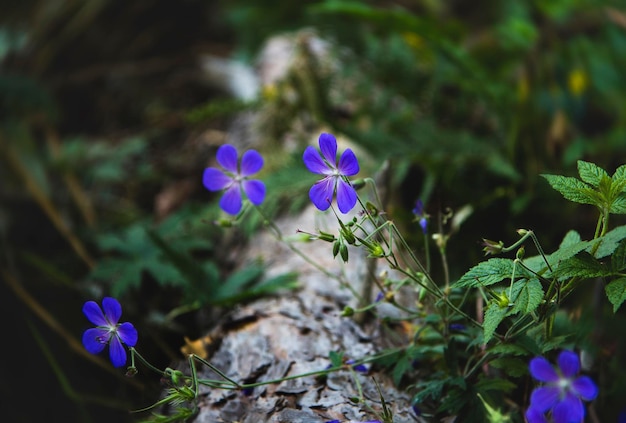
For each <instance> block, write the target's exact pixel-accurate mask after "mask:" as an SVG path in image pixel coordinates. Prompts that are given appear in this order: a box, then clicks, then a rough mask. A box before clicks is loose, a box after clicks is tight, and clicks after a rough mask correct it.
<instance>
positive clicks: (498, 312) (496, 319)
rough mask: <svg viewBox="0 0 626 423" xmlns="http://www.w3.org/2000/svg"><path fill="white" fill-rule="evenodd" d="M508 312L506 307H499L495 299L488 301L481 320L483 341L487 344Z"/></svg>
mask: <svg viewBox="0 0 626 423" xmlns="http://www.w3.org/2000/svg"><path fill="white" fill-rule="evenodd" d="M508 312H509V308H508V307H500V306H499V305H498V302H497V301H490V302H489V304H488V305H487V309H486V310H485V318H484V322H483V331H484V335H483V336H484V343H485V344H487V343H488V342H489V341H490V340H491V338H492V337H493V334H494V332H495V331H496V329H497V328H498V325H499V324H500V322H502V320H504V318H505V317H506V315H507V313H508Z"/></svg>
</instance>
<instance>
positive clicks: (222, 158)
mask: <svg viewBox="0 0 626 423" xmlns="http://www.w3.org/2000/svg"><path fill="white" fill-rule="evenodd" d="M215 157H216V158H217V162H218V163H219V164H220V165H222V167H223V168H224V169H226V170H227V171H229V172H231V173H239V169H237V149H236V148H235V147H233V146H232V145H230V144H224V145H223V146H221V147H220V148H218V149H217V154H216V155H215Z"/></svg>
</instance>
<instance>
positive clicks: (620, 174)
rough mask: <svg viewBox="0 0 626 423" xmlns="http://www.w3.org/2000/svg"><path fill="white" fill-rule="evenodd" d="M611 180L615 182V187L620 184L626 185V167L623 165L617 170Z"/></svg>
mask: <svg viewBox="0 0 626 423" xmlns="http://www.w3.org/2000/svg"><path fill="white" fill-rule="evenodd" d="M611 179H612V180H613V184H614V185H615V184H616V183H619V182H624V183H626V165H621V166H620V167H618V168H617V169H615V173H613V176H611Z"/></svg>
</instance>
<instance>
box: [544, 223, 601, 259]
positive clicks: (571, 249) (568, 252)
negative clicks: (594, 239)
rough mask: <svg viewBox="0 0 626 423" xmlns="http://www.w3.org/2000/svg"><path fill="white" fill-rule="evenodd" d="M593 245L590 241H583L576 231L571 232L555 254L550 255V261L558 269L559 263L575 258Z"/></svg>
mask: <svg viewBox="0 0 626 423" xmlns="http://www.w3.org/2000/svg"><path fill="white" fill-rule="evenodd" d="M590 245H591V243H590V242H589V241H581V240H580V235H579V234H578V232H576V231H569V232H568V233H567V234H566V235H565V238H563V241H561V245H559V249H558V250H556V251H555V252H554V253H552V254H550V256H549V257H548V261H549V262H550V264H551V265H552V266H553V267H558V265H559V263H561V262H562V261H564V260H567V259H569V258H571V257H574V256H575V255H576V254H578V253H580V252H581V251H583V250H585V249H586V248H588V247H589V246H590Z"/></svg>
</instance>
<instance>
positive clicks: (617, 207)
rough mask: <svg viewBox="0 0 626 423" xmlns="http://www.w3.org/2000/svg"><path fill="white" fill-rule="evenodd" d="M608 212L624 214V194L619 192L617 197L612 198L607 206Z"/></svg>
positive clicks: (625, 201)
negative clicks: (608, 206) (609, 205)
mask: <svg viewBox="0 0 626 423" xmlns="http://www.w3.org/2000/svg"><path fill="white" fill-rule="evenodd" d="M609 213H612V214H626V195H623V194H620V195H619V196H618V197H616V198H615V199H613V201H612V202H611V207H610V208H609Z"/></svg>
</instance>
